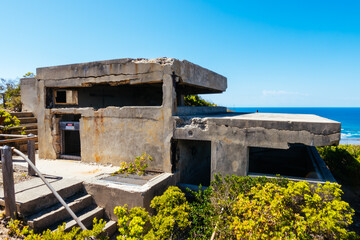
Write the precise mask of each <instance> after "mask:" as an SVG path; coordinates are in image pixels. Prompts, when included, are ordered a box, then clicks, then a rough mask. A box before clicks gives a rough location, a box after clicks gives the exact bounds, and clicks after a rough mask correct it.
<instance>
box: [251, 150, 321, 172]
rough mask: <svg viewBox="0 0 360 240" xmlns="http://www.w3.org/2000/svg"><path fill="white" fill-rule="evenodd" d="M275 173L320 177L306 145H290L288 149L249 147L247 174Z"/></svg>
mask: <svg viewBox="0 0 360 240" xmlns="http://www.w3.org/2000/svg"><path fill="white" fill-rule="evenodd" d="M252 173H255V174H264V175H277V174H280V175H281V176H287V177H295V178H305V179H321V176H320V173H319V171H318V169H317V166H316V162H315V161H314V159H313V158H312V156H311V154H310V153H309V150H308V147H307V146H305V145H301V144H294V145H290V148H289V149H286V150H285V149H273V148H258V147H251V148H250V156H249V174H250V175H251V174H252Z"/></svg>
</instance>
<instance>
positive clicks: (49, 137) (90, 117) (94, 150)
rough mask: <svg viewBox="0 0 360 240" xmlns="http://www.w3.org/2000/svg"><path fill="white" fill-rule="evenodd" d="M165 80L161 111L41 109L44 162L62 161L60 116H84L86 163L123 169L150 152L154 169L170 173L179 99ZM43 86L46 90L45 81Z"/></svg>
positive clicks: (83, 156)
mask: <svg viewBox="0 0 360 240" xmlns="http://www.w3.org/2000/svg"><path fill="white" fill-rule="evenodd" d="M163 77H164V79H163V104H162V106H160V107H107V108H103V109H98V110H94V109H93V108H52V109H43V108H41V111H40V114H39V116H38V122H39V126H42V127H40V128H39V156H40V158H48V159H56V158H58V157H59V154H60V141H61V139H60V133H59V127H58V126H59V120H60V119H59V118H57V117H56V116H57V115H63V114H80V115H81V118H80V139H81V159H82V161H84V162H97V163H103V164H106V163H111V164H113V165H117V166H119V165H120V163H121V162H124V161H127V162H129V161H132V160H133V159H134V158H135V157H136V156H140V155H141V154H142V153H144V152H146V153H148V154H150V155H151V156H152V157H153V158H154V161H153V162H152V163H151V164H150V167H149V168H150V169H157V170H162V171H166V172H170V171H171V162H170V154H171V153H170V140H171V138H172V134H173V120H172V115H173V109H174V107H175V106H174V101H175V100H174V99H175V96H174V88H173V80H172V77H171V76H170V75H164V76H163ZM39 83H40V86H42V87H43V86H44V84H45V81H44V80H40V81H39ZM43 89H44V88H43ZM40 95H41V96H40V98H39V99H41V101H40V104H39V105H41V106H44V99H45V91H44V90H43V91H40Z"/></svg>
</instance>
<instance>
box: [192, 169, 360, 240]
mask: <svg viewBox="0 0 360 240" xmlns="http://www.w3.org/2000/svg"><path fill="white" fill-rule="evenodd" d="M192 195H193V201H192V202H191V203H190V205H191V208H192V210H191V213H190V220H191V221H192V224H191V229H190V231H189V234H190V236H189V237H190V238H191V239H210V238H211V236H212V234H215V236H216V237H215V238H216V239H235V238H237V239H270V238H274V239H281V238H282V239H283V238H287V239H313V238H316V239H334V238H338V237H341V238H348V239H351V238H355V233H353V232H347V230H346V227H348V226H349V225H350V224H351V222H352V221H351V217H352V215H353V210H352V209H351V208H350V207H349V205H348V204H347V203H346V202H344V201H341V195H342V191H341V189H340V186H339V185H338V184H331V183H326V184H324V185H318V186H316V187H315V186H312V185H309V184H308V183H307V182H297V183H295V182H292V181H289V180H287V179H283V178H272V179H269V178H265V177H259V178H252V177H237V176H231V177H230V176H226V177H224V178H223V177H222V176H221V175H216V176H215V181H213V182H212V183H211V186H210V187H209V188H208V189H207V190H205V191H200V192H199V193H194V192H192ZM209 202H210V204H209Z"/></svg>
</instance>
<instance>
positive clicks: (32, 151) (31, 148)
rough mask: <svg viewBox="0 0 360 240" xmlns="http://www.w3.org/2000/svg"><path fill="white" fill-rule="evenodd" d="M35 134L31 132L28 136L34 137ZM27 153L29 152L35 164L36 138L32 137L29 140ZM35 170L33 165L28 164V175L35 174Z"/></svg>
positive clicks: (29, 156)
mask: <svg viewBox="0 0 360 240" xmlns="http://www.w3.org/2000/svg"><path fill="white" fill-rule="evenodd" d="M34 136H35V135H34V134H32V133H30V134H29V135H28V137H34ZM27 154H28V158H29V159H30V161H31V162H32V163H33V164H34V165H36V164H35V140H34V139H30V140H28V142H27ZM35 174H36V173H35V170H34V169H32V167H30V165H28V175H29V176H35Z"/></svg>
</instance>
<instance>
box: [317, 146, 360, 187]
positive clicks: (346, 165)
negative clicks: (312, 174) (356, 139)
mask: <svg viewBox="0 0 360 240" xmlns="http://www.w3.org/2000/svg"><path fill="white" fill-rule="evenodd" d="M317 149H318V151H319V153H320V156H321V157H322V158H323V159H324V161H325V163H326V165H327V166H328V167H329V169H330V171H331V172H332V173H333V174H334V177H335V178H336V180H337V181H338V182H340V183H342V184H346V185H359V184H360V145H339V146H325V147H318V148H317Z"/></svg>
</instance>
